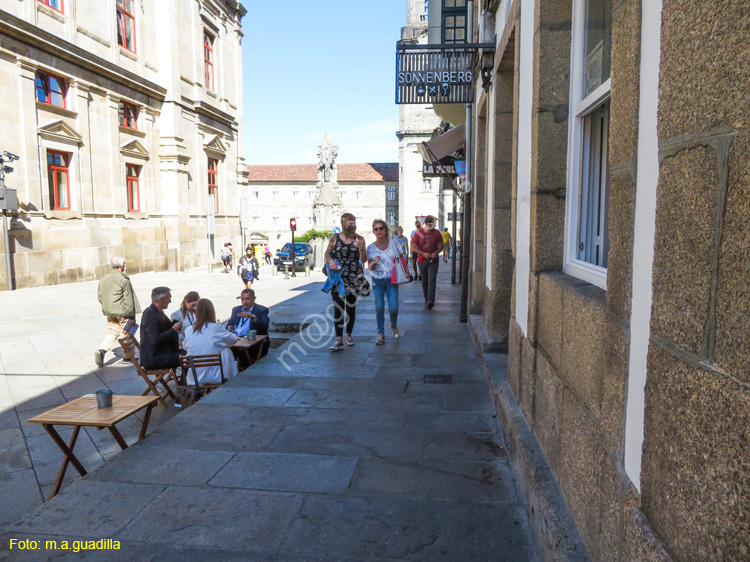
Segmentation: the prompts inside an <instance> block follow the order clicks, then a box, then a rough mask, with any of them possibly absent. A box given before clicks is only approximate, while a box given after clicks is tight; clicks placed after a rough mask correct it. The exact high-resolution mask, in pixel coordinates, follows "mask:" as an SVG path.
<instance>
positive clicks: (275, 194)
mask: <svg viewBox="0 0 750 562" xmlns="http://www.w3.org/2000/svg"><path fill="white" fill-rule="evenodd" d="M271 197H272V198H273V199H278V198H279V192H278V191H276V190H275V189H274V190H273V191H272V192H271Z"/></svg>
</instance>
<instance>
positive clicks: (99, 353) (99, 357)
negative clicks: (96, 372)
mask: <svg viewBox="0 0 750 562" xmlns="http://www.w3.org/2000/svg"><path fill="white" fill-rule="evenodd" d="M104 353H105V352H104V350H103V349H97V350H96V352H95V353H94V363H96V366H97V367H99V368H100V369H101V368H102V367H104Z"/></svg>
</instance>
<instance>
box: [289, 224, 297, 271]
mask: <svg viewBox="0 0 750 562" xmlns="http://www.w3.org/2000/svg"><path fill="white" fill-rule="evenodd" d="M289 230H291V231H292V251H291V252H289V258H290V259H291V260H292V277H297V266H296V265H295V263H294V232H295V231H296V230H297V219H295V218H291V219H289Z"/></svg>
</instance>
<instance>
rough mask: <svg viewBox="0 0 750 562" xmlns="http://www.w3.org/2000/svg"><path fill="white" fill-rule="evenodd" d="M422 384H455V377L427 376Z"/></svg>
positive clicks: (423, 378)
mask: <svg viewBox="0 0 750 562" xmlns="http://www.w3.org/2000/svg"><path fill="white" fill-rule="evenodd" d="M422 384H453V375H425V376H423V377H422Z"/></svg>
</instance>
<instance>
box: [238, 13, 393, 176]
mask: <svg viewBox="0 0 750 562" xmlns="http://www.w3.org/2000/svg"><path fill="white" fill-rule="evenodd" d="M243 5H244V6H245V8H247V10H248V13H247V15H246V16H245V17H244V18H243V20H242V29H243V31H244V33H245V37H244V38H243V40H242V55H243V66H244V78H243V83H244V110H245V119H244V121H245V123H244V125H245V131H244V135H245V158H246V162H247V163H248V164H305V163H315V162H317V156H316V151H315V147H316V146H318V145H319V144H321V142H322V140H323V135H324V133H325V132H326V131H328V132H329V133H330V135H331V140H332V141H333V144H335V145H337V146H338V147H339V156H338V158H337V162H398V139H397V138H396V134H395V133H396V131H397V130H398V106H397V105H396V104H395V103H394V88H395V86H394V74H395V59H396V54H395V53H396V41H398V40H399V39H400V36H401V27H403V26H404V25H405V23H406V1H405V0H375V1H363V0H323V1H319V2H312V1H309V0H291V1H286V2H281V1H278V0H265V1H260V0H245V1H243Z"/></svg>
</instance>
